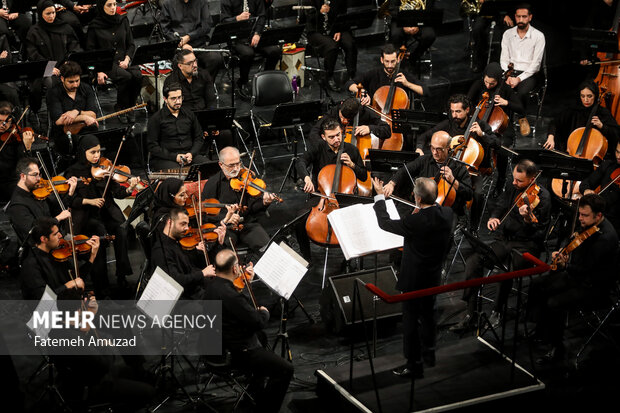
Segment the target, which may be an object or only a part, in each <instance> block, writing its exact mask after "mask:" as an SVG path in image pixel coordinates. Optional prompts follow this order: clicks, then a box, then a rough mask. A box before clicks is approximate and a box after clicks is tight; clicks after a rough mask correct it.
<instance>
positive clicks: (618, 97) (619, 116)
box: [594, 4, 620, 122]
mask: <svg viewBox="0 0 620 413" xmlns="http://www.w3.org/2000/svg"><path fill="white" fill-rule="evenodd" d="M619 19H620V4H617V5H616V13H615V15H614V20H613V21H614V25H613V27H612V28H611V29H610V31H612V32H614V33H616V37H617V41H618V50H620V33H618V21H619ZM598 57H599V59H601V62H598V63H599V64H600V68H599V71H598V74H597V76H596V78H595V79H594V82H595V83H596V84H597V85H598V87H599V89H600V93H599V94H600V95H601V96H603V95H605V99H604V100H603V101H602V102H601V105H602V106H603V107H606V108H607V109H609V111H610V112H611V115H612V116H613V117H614V119H616V122H620V78H618V76H620V70H619V66H618V61H619V60H620V53H599V54H598Z"/></svg>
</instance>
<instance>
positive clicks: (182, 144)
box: [147, 83, 207, 170]
mask: <svg viewBox="0 0 620 413" xmlns="http://www.w3.org/2000/svg"><path fill="white" fill-rule="evenodd" d="M163 95H164V102H165V103H166V104H165V105H164V106H163V107H162V108H161V109H160V110H159V111H158V112H157V113H155V114H154V115H153V116H152V117H151V119H149V123H148V132H147V141H148V149H149V153H150V155H151V160H150V164H151V165H150V166H151V170H163V169H175V168H179V167H182V166H188V165H192V164H201V163H204V162H207V158H206V157H204V156H202V155H200V154H199V152H200V150H201V149H202V144H203V143H204V139H203V137H202V128H201V126H200V122H198V119H197V118H196V115H194V113H193V112H192V111H190V110H189V109H186V108H185V107H183V88H182V87H181V85H180V84H178V83H172V84H169V85H167V86H164V88H163Z"/></svg>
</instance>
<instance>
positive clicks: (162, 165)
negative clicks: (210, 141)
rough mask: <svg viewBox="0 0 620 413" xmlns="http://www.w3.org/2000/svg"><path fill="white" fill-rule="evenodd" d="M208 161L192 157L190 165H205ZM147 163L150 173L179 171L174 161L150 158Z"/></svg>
mask: <svg viewBox="0 0 620 413" xmlns="http://www.w3.org/2000/svg"><path fill="white" fill-rule="evenodd" d="M208 161H209V159H208V158H207V157H206V156H204V155H196V156H194V157H193V159H192V163H191V164H190V165H194V164H199V163H205V162H208ZM149 163H150V167H151V171H163V170H173V169H179V167H180V165H179V164H178V163H177V162H176V161H170V160H168V159H159V158H152V159H151V160H150V162H149ZM186 166H188V165H186Z"/></svg>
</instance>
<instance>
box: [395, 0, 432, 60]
mask: <svg viewBox="0 0 620 413" xmlns="http://www.w3.org/2000/svg"><path fill="white" fill-rule="evenodd" d="M434 3H435V1H434V0H390V3H389V5H390V6H389V7H390V15H391V16H392V23H391V26H390V37H391V38H390V40H391V41H392V44H393V45H394V48H396V50H399V49H400V47H401V46H405V47H406V48H407V51H408V52H409V53H410V55H409V62H411V64H414V63H415V62H418V61H419V60H420V58H421V57H422V56H423V55H424V53H426V51H427V50H428V49H430V47H431V46H432V45H433V43H434V42H435V37H436V35H435V29H433V28H432V27H431V26H412V27H398V24H397V20H398V12H399V11H400V10H431V9H432V8H433V4H434Z"/></svg>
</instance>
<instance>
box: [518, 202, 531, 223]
mask: <svg viewBox="0 0 620 413" xmlns="http://www.w3.org/2000/svg"><path fill="white" fill-rule="evenodd" d="M519 214H521V216H522V217H523V219H525V220H526V221H527V222H530V207H529V206H528V205H521V206H520V207H519Z"/></svg>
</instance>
